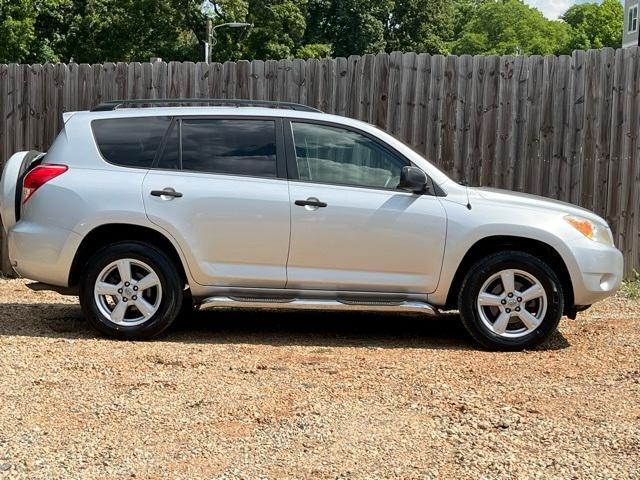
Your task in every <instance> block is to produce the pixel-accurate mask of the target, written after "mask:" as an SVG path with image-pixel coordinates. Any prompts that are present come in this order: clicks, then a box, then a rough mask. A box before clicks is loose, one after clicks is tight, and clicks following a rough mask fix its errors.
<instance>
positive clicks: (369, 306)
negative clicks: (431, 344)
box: [200, 296, 440, 315]
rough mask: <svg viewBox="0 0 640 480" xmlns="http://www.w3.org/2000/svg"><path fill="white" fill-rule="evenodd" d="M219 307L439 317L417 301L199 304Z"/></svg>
mask: <svg viewBox="0 0 640 480" xmlns="http://www.w3.org/2000/svg"><path fill="white" fill-rule="evenodd" d="M217 307H228V308H229V307H230V308H256V309H260V308H266V309H286V310H288V309H292V310H296V309H300V310H303V309H307V310H310V309H326V310H347V311H349V310H351V311H354V310H355V311H364V312H415V313H423V314H426V315H438V314H439V313H440V312H438V309H437V308H435V307H433V306H432V305H429V304H428V303H426V302H421V301H418V300H400V301H390V300H370V301H368V300H362V299H358V300H348V299H336V300H325V299H319V298H309V299H303V298H256V297H236V296H234V297H230V296H215V297H209V298H206V299H204V300H203V301H202V303H201V304H200V309H201V310H206V309H210V308H217Z"/></svg>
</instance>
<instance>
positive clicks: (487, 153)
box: [479, 56, 501, 186]
mask: <svg viewBox="0 0 640 480" xmlns="http://www.w3.org/2000/svg"><path fill="white" fill-rule="evenodd" d="M484 64H485V67H484V69H485V76H486V79H485V85H484V91H483V102H482V103H483V110H482V111H483V114H482V118H483V119H482V139H481V142H482V143H481V148H480V151H481V160H480V182H479V183H480V185H488V186H495V185H496V183H495V179H494V175H493V165H494V164H495V156H496V145H497V132H498V113H499V110H498V107H499V103H500V100H499V95H500V65H501V61H500V57H497V56H490V57H485V59H484Z"/></svg>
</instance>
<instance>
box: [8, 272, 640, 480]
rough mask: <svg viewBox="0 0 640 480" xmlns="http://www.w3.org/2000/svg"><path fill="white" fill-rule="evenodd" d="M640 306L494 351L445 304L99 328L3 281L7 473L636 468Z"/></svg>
mask: <svg viewBox="0 0 640 480" xmlns="http://www.w3.org/2000/svg"><path fill="white" fill-rule="evenodd" d="M639 346H640V303H637V302H636V303H634V302H631V301H627V300H623V299H621V298H615V299H611V300H609V301H607V302H605V303H603V304H600V305H598V306H596V307H594V308H593V309H592V310H590V311H589V312H588V313H584V314H581V315H580V317H579V318H578V320H576V321H571V320H568V319H564V320H563V321H562V322H561V324H560V331H559V333H558V334H556V335H555V336H554V337H553V338H552V339H551V341H550V342H548V343H547V344H546V345H543V346H542V347H541V348H539V349H538V350H535V351H528V352H522V353H491V352H486V351H482V350H479V349H478V348H476V346H475V345H474V344H472V343H471V342H470V340H469V339H468V338H467V336H466V334H465V333H464V331H463V329H462V326H461V325H460V322H459V319H458V317H456V316H455V315H447V316H443V317H441V318H438V319H428V318H427V319H425V318H422V317H419V316H400V317H398V316H389V315H371V314H348V315H346V314H337V313H322V312H313V313H275V312H255V311H251V312H247V311H244V312H241V311H231V310H225V311H218V312H214V313H211V312H209V313H198V314H194V315H193V317H192V318H191V319H189V320H188V321H185V322H183V323H181V324H180V325H179V326H177V327H176V328H174V329H173V330H171V331H170V332H169V334H168V335H166V336H165V337H163V338H162V339H160V340H159V341H153V342H130V343H123V342H114V341H109V340H105V339H103V338H99V337H97V336H96V335H95V334H94V332H93V331H92V330H91V329H90V328H89V327H88V325H86V324H85V322H84V321H83V319H82V317H81V314H80V309H79V307H78V306H77V304H76V303H75V299H73V298H64V297H60V296H58V295H56V294H53V293H45V292H41V293H37V294H36V293H32V292H30V291H29V290H28V289H27V288H26V287H25V286H24V282H22V281H19V280H10V281H7V280H4V281H0V478H12V479H13V478H56V479H57V478H74V479H75V478H87V479H98V478H133V477H135V478H149V479H151V478H153V479H155V478H189V479H196V478H209V479H210V478H251V479H253V478H274V479H281V478H367V479H371V478H385V479H386V478H401V479H410V478H427V479H429V478H481V477H484V478H514V477H517V478H544V479H548V478H563V479H565V478H587V477H588V478H603V479H605V478H616V479H618V478H619V479H622V478H640V474H639V469H640V359H639Z"/></svg>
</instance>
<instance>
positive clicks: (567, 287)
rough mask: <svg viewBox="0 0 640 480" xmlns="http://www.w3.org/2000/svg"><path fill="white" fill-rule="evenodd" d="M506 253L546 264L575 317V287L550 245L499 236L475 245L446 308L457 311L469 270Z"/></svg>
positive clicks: (456, 277) (464, 260)
mask: <svg viewBox="0 0 640 480" xmlns="http://www.w3.org/2000/svg"><path fill="white" fill-rule="evenodd" d="M503 250H516V251H520V252H525V253H529V254H532V255H535V256H536V257H537V258H540V259H541V260H542V261H544V262H545V263H547V264H548V265H549V267H550V268H552V269H553V270H554V271H555V272H556V273H557V275H558V279H559V280H560V283H561V285H562V290H563V294H564V305H565V308H564V313H565V314H566V315H569V316H571V315H575V306H574V300H573V283H572V281H571V276H570V274H569V270H568V268H567V265H566V263H565V261H564V260H563V258H562V256H561V255H560V254H559V253H558V251H557V250H556V249H555V248H553V247H552V246H551V245H549V244H547V243H545V242H542V241H540V240H535V239H532V238H527V237H519V236H509V235H496V236H489V237H484V238H482V239H480V240H478V241H477V242H476V243H474V244H473V245H472V246H471V247H470V248H469V249H468V250H467V252H466V254H465V255H464V257H463V258H462V261H461V262H460V263H459V264H458V268H457V269H456V273H455V275H454V276H453V281H452V282H451V285H450V287H449V292H448V294H447V302H446V308H451V309H456V308H457V298H456V296H457V292H458V291H459V290H460V287H461V286H462V280H463V279H464V276H465V275H466V273H467V272H468V271H469V269H470V268H471V267H472V266H473V264H475V263H476V262H477V261H478V260H480V259H481V258H483V257H485V256H487V255H490V254H492V253H496V252H499V251H503Z"/></svg>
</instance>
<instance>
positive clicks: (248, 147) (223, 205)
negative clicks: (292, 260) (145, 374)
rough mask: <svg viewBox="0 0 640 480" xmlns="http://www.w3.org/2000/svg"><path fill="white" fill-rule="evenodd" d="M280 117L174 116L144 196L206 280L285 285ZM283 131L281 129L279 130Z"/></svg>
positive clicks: (286, 224)
mask: <svg viewBox="0 0 640 480" xmlns="http://www.w3.org/2000/svg"><path fill="white" fill-rule="evenodd" d="M280 122H281V121H280V120H277V119H264V118H263V119H260V118H258V119H248V118H235V119H234V118H224V119H223V118H219V117H218V118H202V117H198V118H183V119H177V120H176V121H174V124H173V126H172V127H171V128H172V130H171V132H170V133H169V135H168V136H167V139H166V141H165V147H164V150H163V153H162V154H161V156H160V158H159V160H158V163H157V165H156V167H157V168H154V169H152V170H150V171H149V173H148V174H147V176H146V178H145V180H144V184H143V198H144V203H145V208H146V211H147V216H148V217H149V219H150V220H151V221H152V222H153V223H155V224H157V225H158V226H160V227H162V228H163V229H164V230H165V231H167V232H169V233H170V234H171V235H172V236H173V237H174V238H175V239H176V240H177V241H178V242H179V244H180V245H181V246H182V247H183V253H184V254H185V256H186V258H187V263H188V266H189V269H190V270H191V273H192V275H193V276H194V278H195V280H196V281H197V282H198V283H200V284H202V285H217V286H238V287H267V288H283V287H284V286H285V283H286V262H287V253H288V248H289V228H290V207H289V193H288V188H287V180H286V178H284V177H285V174H284V165H279V161H278V156H279V155H281V154H282V150H283V147H282V140H281V137H282V136H281V129H282V127H281V123H280ZM276 132H278V133H276Z"/></svg>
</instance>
